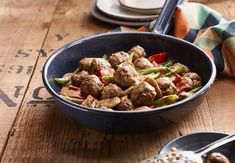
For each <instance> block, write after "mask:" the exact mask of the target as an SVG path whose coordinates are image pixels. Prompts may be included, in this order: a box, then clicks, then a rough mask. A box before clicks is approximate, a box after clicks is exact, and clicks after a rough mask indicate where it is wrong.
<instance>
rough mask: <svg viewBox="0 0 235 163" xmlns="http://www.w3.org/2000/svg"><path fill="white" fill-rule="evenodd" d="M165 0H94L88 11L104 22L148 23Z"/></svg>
mask: <svg viewBox="0 0 235 163" xmlns="http://www.w3.org/2000/svg"><path fill="white" fill-rule="evenodd" d="M164 3H165V0H94V1H93V2H92V3H91V6H90V13H91V15H93V16H94V17H95V18H97V19H99V20H102V21H104V22H108V23H112V24H117V25H126V26H142V25H148V24H149V23H150V22H151V21H153V20H155V19H157V17H158V14H159V13H160V11H161V8H162V7H163V5H164Z"/></svg>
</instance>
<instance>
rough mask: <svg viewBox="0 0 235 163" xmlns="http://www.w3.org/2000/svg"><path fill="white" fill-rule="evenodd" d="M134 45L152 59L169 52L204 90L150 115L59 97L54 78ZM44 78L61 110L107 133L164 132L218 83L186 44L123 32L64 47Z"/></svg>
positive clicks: (206, 63)
mask: <svg viewBox="0 0 235 163" xmlns="http://www.w3.org/2000/svg"><path fill="white" fill-rule="evenodd" d="M135 45H140V46H142V47H144V48H145V49H146V52H147V54H149V55H151V54H154V53H156V52H161V51H166V52H168V54H169V55H168V58H169V59H172V60H174V61H177V62H180V63H183V64H185V65H187V66H188V67H189V68H190V69H191V70H192V71H194V72H197V73H198V74H199V75H200V76H201V77H202V80H203V85H204V87H203V88H202V89H201V90H200V91H199V92H197V93H196V94H195V95H193V96H192V97H190V98H187V99H184V100H182V101H179V102H177V103H175V104H171V105H167V106H163V107H160V108H157V109H153V110H148V111H147V110H146V111H107V110H100V109H92V108H89V107H85V106H81V105H78V104H75V103H73V102H70V101H67V100H65V99H63V98H61V97H59V96H58V94H57V92H59V91H60V86H59V85H57V84H56V83H55V82H54V78H55V77H61V76H63V74H65V73H67V72H72V71H74V70H75V69H76V68H77V66H78V62H79V60H80V59H82V58H84V57H101V56H102V55H103V54H108V55H110V54H112V53H113V52H117V51H121V50H123V51H128V50H129V49H130V48H131V47H133V46H135ZM42 76H43V82H44V85H45V87H46V89H47V90H48V91H49V92H50V94H51V95H52V96H53V97H54V99H55V101H56V102H57V104H58V106H59V108H61V109H62V110H63V111H64V112H65V113H66V114H67V115H69V116H70V117H72V118H73V119H75V120H76V121H77V122H79V123H81V124H84V125H86V126H88V127H91V128H96V129H99V130H102V131H106V132H113V133H127V132H143V131H150V130H155V129H158V128H162V127H164V126H167V125H169V124H170V123H175V122H177V121H179V120H181V119H182V118H184V117H186V116H187V115H189V114H190V113H192V112H193V111H195V109H196V108H197V107H198V106H199V105H200V103H201V102H202V100H203V96H204V94H205V93H206V92H207V90H208V89H209V87H210V86H211V85H212V83H213V81H214V79H215V76H216V68H215V65H214V63H213V61H212V60H211V59H210V58H209V57H208V56H207V55H206V54H205V53H204V52H203V51H202V50H200V49H199V48H198V47H196V46H194V45H193V44H191V43H188V42H186V41H183V40H180V39H176V38H174V37H171V36H167V35H158V34H153V33H141V32H131V33H123V32H120V33H107V34H101V35H96V36H91V37H88V38H85V39H81V40H78V41H74V42H72V43H69V44H67V45H65V46H63V47H62V48H60V49H58V50H57V51H56V52H54V54H53V55H52V56H51V57H50V58H49V59H48V60H47V62H46V63H45V65H44V68H43V73H42Z"/></svg>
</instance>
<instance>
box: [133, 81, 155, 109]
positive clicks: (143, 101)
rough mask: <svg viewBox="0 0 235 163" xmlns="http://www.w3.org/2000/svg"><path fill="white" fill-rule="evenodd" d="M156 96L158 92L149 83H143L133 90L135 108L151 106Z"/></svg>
mask: <svg viewBox="0 0 235 163" xmlns="http://www.w3.org/2000/svg"><path fill="white" fill-rule="evenodd" d="M156 95H157V92H156V91H155V88H154V87H153V86H151V85H150V84H149V83H147V82H142V83H140V84H139V85H137V86H135V88H134V89H133V90H132V92H131V101H132V102H133V104H134V105H135V106H145V105H146V106H150V105H152V102H153V100H154V98H155V97H156Z"/></svg>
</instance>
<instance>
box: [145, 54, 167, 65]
mask: <svg viewBox="0 0 235 163" xmlns="http://www.w3.org/2000/svg"><path fill="white" fill-rule="evenodd" d="M166 58H167V52H161V53H156V54H153V55H151V56H150V57H149V58H148V59H149V61H150V62H153V61H155V62H157V63H163V62H165V61H166Z"/></svg>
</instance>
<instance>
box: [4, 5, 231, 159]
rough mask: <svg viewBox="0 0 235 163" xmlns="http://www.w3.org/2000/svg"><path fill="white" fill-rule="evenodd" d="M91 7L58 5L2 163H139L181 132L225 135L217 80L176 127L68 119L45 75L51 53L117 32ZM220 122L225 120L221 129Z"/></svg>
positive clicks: (228, 85) (225, 92)
mask: <svg viewBox="0 0 235 163" xmlns="http://www.w3.org/2000/svg"><path fill="white" fill-rule="evenodd" d="M88 5H89V2H88V1H82V0H79V1H78V0H67V1H66V0H61V1H60V3H59V4H58V7H57V9H56V14H55V16H54V18H53V21H52V22H53V23H52V24H51V28H50V31H49V33H48V35H47V38H46V40H45V44H44V45H43V47H42V48H43V49H44V51H45V52H47V54H45V53H44V54H45V55H44V56H40V58H39V60H38V63H37V66H36V69H35V72H34V75H33V77H32V80H31V82H30V84H29V88H28V91H27V93H26V96H25V99H24V102H23V104H22V107H21V109H20V112H19V114H18V118H17V120H16V123H15V125H14V127H13V129H12V133H11V135H10V138H9V140H8V144H7V146H6V148H5V152H4V155H3V157H2V160H1V161H2V162H138V161H140V160H142V159H145V158H147V157H149V156H151V155H153V154H156V153H157V151H158V150H159V149H160V148H161V147H162V145H164V144H166V143H167V142H168V141H169V140H171V139H173V138H175V137H177V136H179V135H180V134H187V133H191V132H195V131H210V130H214V129H215V130H219V131H220V130H221V129H222V128H223V127H225V125H227V123H228V121H227V120H226V117H219V115H217V114H216V113H217V112H216V110H217V111H218V110H219V108H217V109H216V110H215V112H213V110H212V109H214V107H215V106H216V105H218V106H222V102H219V101H218V100H216V99H217V98H216V99H214V98H213V97H215V96H214V94H219V93H220V91H221V89H222V86H221V85H222V84H220V83H219V84H217V83H218V81H217V82H216V84H215V85H214V86H213V87H212V89H211V90H210V92H209V94H208V95H207V100H204V102H203V104H202V105H201V106H200V108H199V109H198V110H197V111H196V112H195V113H193V114H192V115H190V116H189V117H188V118H187V119H185V120H184V121H182V122H180V123H179V124H178V126H175V125H173V126H170V127H169V128H168V129H164V130H161V131H158V132H154V133H147V134H136V135H111V134H104V133H99V132H97V131H94V130H92V129H87V128H84V127H82V126H78V125H76V124H75V122H73V121H72V120H70V119H69V118H67V117H66V116H64V115H63V114H62V113H61V112H60V111H59V110H58V108H56V106H55V104H54V103H53V102H52V101H51V99H50V96H49V94H48V93H47V92H46V90H45V89H44V88H43V84H42V82H41V75H40V71H41V69H42V66H43V64H44V62H45V61H46V58H47V57H45V56H47V55H48V54H49V53H50V52H49V51H51V49H56V48H58V47H60V46H62V45H64V44H65V43H68V42H70V41H72V40H75V39H77V38H80V37H84V36H87V35H91V34H95V33H97V32H106V31H108V30H111V29H112V28H113V26H108V25H105V24H102V23H100V22H98V21H95V20H94V19H92V18H90V17H89V16H88ZM224 82H226V84H225V85H226V88H228V89H230V90H233V89H234V87H235V86H234V85H233V84H232V83H233V82H232V80H231V79H228V80H226V81H224ZM228 89H226V90H225V91H224V93H223V95H221V94H220V95H216V97H218V98H221V99H226V98H227V94H228V91H230V90H228ZM230 95H231V93H230V94H229V96H230ZM213 103H214V104H213ZM212 104H213V105H212ZM214 105H215V106H214ZM229 107H230V105H229V104H228V105H227V106H226V107H225V109H224V111H225V112H227V110H230V108H229ZM211 115H212V116H211ZM232 115H234V114H231V116H232ZM218 118H222V120H221V124H220V125H218V123H219V121H218V120H219V119H218ZM230 119H231V118H230ZM216 120H217V122H216V127H214V125H213V124H214V123H215V121H216ZM229 122H230V120H229ZM218 126H219V127H218ZM177 127H178V128H179V130H177ZM232 127H233V125H230V126H229V128H227V129H226V131H230V130H231V129H232Z"/></svg>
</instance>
